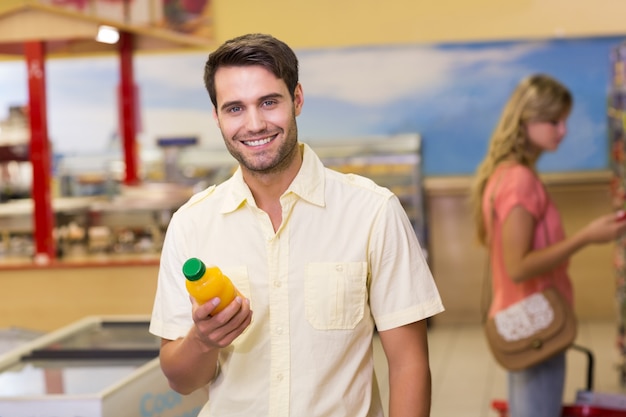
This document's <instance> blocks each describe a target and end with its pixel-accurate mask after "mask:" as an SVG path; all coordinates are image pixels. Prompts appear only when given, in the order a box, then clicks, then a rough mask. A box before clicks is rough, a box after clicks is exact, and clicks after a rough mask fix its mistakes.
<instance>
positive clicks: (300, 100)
mask: <svg viewBox="0 0 626 417" xmlns="http://www.w3.org/2000/svg"><path fill="white" fill-rule="evenodd" d="M303 105H304V92H303V91H302V84H300V83H298V85H296V89H295V91H294V92H293V107H294V109H295V113H296V116H299V115H300V112H301V111H302V106H303Z"/></svg>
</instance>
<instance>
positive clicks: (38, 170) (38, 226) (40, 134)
mask: <svg viewBox="0 0 626 417" xmlns="http://www.w3.org/2000/svg"><path fill="white" fill-rule="evenodd" d="M24 51H25V52H24V53H25V56H26V64H27V66H28V67H27V68H28V109H29V120H30V122H29V123H30V161H31V163H32V166H33V184H32V199H33V205H34V210H33V225H34V239H35V261H36V262H40V263H47V262H48V261H50V260H51V259H54V258H55V256H56V254H55V252H56V251H55V242H54V237H53V234H52V231H53V229H54V214H53V210H52V201H51V198H50V177H51V152H50V142H49V140H48V117H47V112H46V70H45V44H44V42H41V41H33V42H26V43H25V45H24Z"/></svg>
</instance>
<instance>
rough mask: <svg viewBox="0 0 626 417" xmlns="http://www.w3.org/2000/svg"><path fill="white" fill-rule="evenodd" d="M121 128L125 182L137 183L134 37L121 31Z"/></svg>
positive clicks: (136, 108) (136, 106)
mask: <svg viewBox="0 0 626 417" xmlns="http://www.w3.org/2000/svg"><path fill="white" fill-rule="evenodd" d="M119 42H120V43H119V53H120V112H121V113H120V115H121V117H120V123H121V126H120V130H121V132H122V140H123V143H124V162H125V163H126V176H125V178H124V183H125V184H127V185H133V184H137V183H138V182H139V177H138V175H137V167H138V162H137V161H138V155H137V154H138V152H137V141H136V137H135V136H136V134H137V119H138V107H139V106H138V105H137V95H136V94H135V85H134V84H135V83H134V70H133V49H134V48H133V43H134V37H133V35H132V34H130V33H128V32H121V33H120V41H119Z"/></svg>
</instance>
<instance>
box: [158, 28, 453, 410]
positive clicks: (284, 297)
mask: <svg viewBox="0 0 626 417" xmlns="http://www.w3.org/2000/svg"><path fill="white" fill-rule="evenodd" d="M204 81H205V85H206V88H207V91H208V92H209V96H210V98H211V101H212V103H213V106H214V118H215V120H216V122H217V124H218V126H219V128H220V130H221V132H222V136H223V138H224V143H225V145H226V147H227V148H228V150H229V152H230V153H231V154H232V156H233V157H234V158H235V159H236V160H237V161H238V162H239V168H238V170H237V171H236V172H235V174H234V175H233V176H232V177H231V178H230V179H228V180H227V181H225V182H224V183H222V184H219V185H216V186H211V187H209V188H208V189H206V190H204V191H202V192H200V193H198V194H196V195H195V196H193V197H192V198H191V199H190V201H189V202H187V203H186V204H185V205H183V207H181V208H180V209H179V210H178V211H177V212H176V213H175V215H174V216H173V218H172V220H171V222H170V225H169V227H168V231H167V234H166V238H165V242H164V246H163V253H162V256H161V266H160V269H159V278H158V287H157V294H156V297H155V303H154V309H153V314H152V321H151V326H150V330H151V332H152V333H154V334H155V335H157V336H159V337H161V338H162V345H161V354H160V359H161V367H162V369H163V372H164V374H165V375H166V377H167V378H168V380H169V383H170V386H171V387H172V388H173V389H174V390H176V391H178V392H180V393H183V394H187V393H191V392H193V391H194V390H196V389H200V388H204V387H207V388H208V390H209V397H210V398H209V401H208V403H207V404H206V405H205V407H204V408H203V409H202V411H201V413H200V416H203V417H204V416H211V417H222V416H242V417H244V416H245V417H250V416H268V417H270V416H271V417H281V416H292V417H302V416H307V417H382V415H383V411H382V410H383V407H382V405H381V402H380V396H379V394H378V387H377V386H376V379H375V377H374V361H373V347H372V341H373V336H374V331H375V329H376V330H377V331H378V333H379V335H380V340H381V342H382V346H383V349H384V351H385V355H386V357H387V361H388V364H389V384H390V387H389V388H390V399H389V410H390V416H391V417H402V416H415V417H417V416H419V417H424V416H428V415H429V412H430V390H431V381H430V367H429V362H428V344H427V331H426V318H428V317H430V316H432V315H434V314H437V313H439V312H441V311H443V305H442V302H441V299H440V296H439V293H438V291H437V288H436V286H435V283H434V280H433V277H432V275H431V273H430V270H429V269H428V266H427V264H426V262H425V260H424V258H423V255H422V250H421V249H420V247H419V243H418V241H417V239H416V236H415V233H414V231H413V229H412V227H411V224H410V222H409V220H408V218H407V216H406V213H405V212H404V210H403V209H402V206H401V205H400V202H399V201H398V199H397V197H396V196H395V195H394V194H392V193H391V192H390V191H389V190H387V189H385V188H382V187H380V186H378V185H376V184H375V183H373V182H372V181H371V180H369V179H366V178H363V177H360V176H356V175H344V174H340V173H338V172H335V171H332V170H330V169H327V168H325V167H324V166H323V165H322V162H321V161H320V159H319V158H318V157H317V155H315V153H314V152H313V150H312V149H311V148H310V147H309V146H308V145H306V144H304V143H301V142H299V141H298V129H297V124H296V117H297V116H298V115H300V113H301V111H302V108H303V104H304V93H303V89H302V86H301V85H300V83H299V81H298V60H297V57H296V55H295V53H294V52H293V51H292V49H291V48H290V47H289V46H287V45H286V44H285V43H284V42H282V41H279V40H277V39H276V38H274V37H272V36H269V35H262V34H250V35H244V36H241V37H238V38H235V39H232V40H230V41H227V42H226V43H224V44H223V45H222V46H220V47H219V48H218V49H217V50H216V51H215V52H213V53H211V54H210V55H209V58H208V61H207V63H206V66H205V74H204ZM190 257H197V258H200V259H202V260H203V261H205V262H206V263H208V264H214V265H217V266H219V267H220V268H221V269H222V270H223V271H224V273H225V274H226V275H228V276H229V277H230V278H231V279H232V280H233V281H234V283H235V285H236V286H237V288H238V289H239V291H240V292H241V294H243V297H237V298H236V299H235V300H234V301H233V302H232V303H231V304H230V305H229V306H228V307H227V308H225V309H224V310H222V311H221V312H219V313H218V314H215V315H211V313H212V311H213V309H214V308H215V306H216V305H217V303H218V302H219V300H211V301H208V302H207V303H205V304H202V305H198V304H197V303H195V301H193V300H191V299H190V297H189V296H188V294H187V293H186V291H185V283H184V277H183V275H182V272H181V270H182V265H183V263H184V262H185V260H186V259H188V258H190ZM253 310H254V314H253V313H252V311H253Z"/></svg>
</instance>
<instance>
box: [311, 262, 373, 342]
mask: <svg viewBox="0 0 626 417" xmlns="http://www.w3.org/2000/svg"><path fill="white" fill-rule="evenodd" d="M305 275H306V277H305V287H304V291H305V294H304V295H305V296H304V298H305V314H306V318H307V320H308V321H309V323H310V324H311V325H312V326H313V327H314V328H315V329H318V330H338V329H353V328H354V327H355V326H356V325H357V324H358V323H359V322H360V321H361V319H362V318H363V314H364V311H365V303H366V301H367V300H366V298H367V296H366V295H367V287H366V286H367V263H366V262H327V263H310V264H308V265H307V267H306V271H305Z"/></svg>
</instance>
